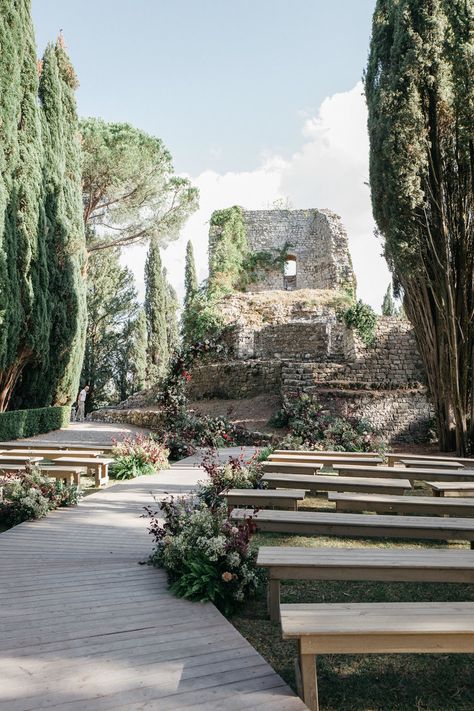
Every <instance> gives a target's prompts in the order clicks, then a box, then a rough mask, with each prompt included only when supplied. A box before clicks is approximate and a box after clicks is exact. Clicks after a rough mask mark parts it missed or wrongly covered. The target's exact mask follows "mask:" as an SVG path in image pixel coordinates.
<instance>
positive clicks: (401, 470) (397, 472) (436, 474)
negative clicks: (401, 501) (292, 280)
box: [335, 465, 474, 482]
mask: <svg viewBox="0 0 474 711" xmlns="http://www.w3.org/2000/svg"><path fill="white" fill-rule="evenodd" d="M335 468H336V469H337V471H338V472H339V473H340V474H341V476H364V477H371V476H374V477H376V478H377V479H384V478H385V477H387V478H388V479H409V480H410V481H411V482H414V481H425V480H426V479H431V480H432V481H451V480H452V481H474V471H472V470H470V469H461V470H459V471H458V470H456V471H446V470H444V469H443V470H441V469H440V470H438V471H437V470H436V469H427V468H425V467H423V468H422V469H419V468H418V467H416V468H411V467H354V466H351V465H349V466H346V465H337V466H336V467H335Z"/></svg>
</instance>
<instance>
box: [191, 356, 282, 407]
mask: <svg viewBox="0 0 474 711" xmlns="http://www.w3.org/2000/svg"><path fill="white" fill-rule="evenodd" d="M280 386H281V362H279V361H260V360H251V361H241V360H238V361H231V362H222V363H206V364H204V365H200V366H195V367H194V368H193V369H192V379H191V381H190V383H189V386H188V397H189V398H190V399H191V400H201V399H204V398H222V399H225V400H227V399H230V400H232V399H235V400H241V399H243V398H248V397H254V396H255V395H261V394H262V393H270V394H277V393H279V391H280Z"/></svg>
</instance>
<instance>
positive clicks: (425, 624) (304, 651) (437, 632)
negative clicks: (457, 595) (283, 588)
mask: <svg viewBox="0 0 474 711" xmlns="http://www.w3.org/2000/svg"><path fill="white" fill-rule="evenodd" d="M281 629H282V636H283V639H296V640H298V652H299V655H298V656H299V660H298V661H299V667H298V671H299V673H298V674H297V685H298V692H299V694H300V696H301V697H302V699H303V701H304V702H305V704H306V705H307V706H308V708H309V709H311V711H319V704H318V684H317V675H316V663H315V661H316V660H315V656H317V655H318V654H391V653H397V654H413V653H423V654H425V653H426V654H430V653H432V654H440V653H441V654H456V653H461V654H469V653H473V652H474V602H396V603H386V602H376V603H347V604H296V605H282V606H281ZM387 708H388V706H387Z"/></svg>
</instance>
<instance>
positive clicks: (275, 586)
mask: <svg viewBox="0 0 474 711" xmlns="http://www.w3.org/2000/svg"><path fill="white" fill-rule="evenodd" d="M267 595H268V597H267V606H268V614H269V615H270V620H271V621H272V622H280V581H279V580H272V579H271V578H270V579H269V580H268V593H267Z"/></svg>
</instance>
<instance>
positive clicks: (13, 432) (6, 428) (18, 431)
mask: <svg viewBox="0 0 474 711" xmlns="http://www.w3.org/2000/svg"><path fill="white" fill-rule="evenodd" d="M70 419H71V408H70V406H69V405H65V406H62V407H59V406H58V407H37V408H34V409H31V410H8V411H7V412H0V439H2V440H8V439H19V438H21V437H34V436H35V435H37V434H42V433H44V432H51V430H59V429H61V427H67V425H68V424H69V422H70Z"/></svg>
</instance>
